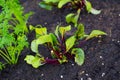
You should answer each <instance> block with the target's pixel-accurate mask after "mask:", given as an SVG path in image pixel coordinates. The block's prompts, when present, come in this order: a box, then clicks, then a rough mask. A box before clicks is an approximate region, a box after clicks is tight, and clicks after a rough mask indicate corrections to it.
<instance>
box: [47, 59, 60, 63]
mask: <svg viewBox="0 0 120 80" xmlns="http://www.w3.org/2000/svg"><path fill="white" fill-rule="evenodd" d="M45 61H46V63H48V64H60V63H59V61H58V59H48V58H46V59H45Z"/></svg>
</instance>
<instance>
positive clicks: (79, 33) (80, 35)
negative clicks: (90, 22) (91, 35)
mask: <svg viewBox="0 0 120 80" xmlns="http://www.w3.org/2000/svg"><path fill="white" fill-rule="evenodd" d="M84 36H85V30H84V25H83V24H78V26H77V31H76V37H77V38H78V39H81V38H83V37H84Z"/></svg>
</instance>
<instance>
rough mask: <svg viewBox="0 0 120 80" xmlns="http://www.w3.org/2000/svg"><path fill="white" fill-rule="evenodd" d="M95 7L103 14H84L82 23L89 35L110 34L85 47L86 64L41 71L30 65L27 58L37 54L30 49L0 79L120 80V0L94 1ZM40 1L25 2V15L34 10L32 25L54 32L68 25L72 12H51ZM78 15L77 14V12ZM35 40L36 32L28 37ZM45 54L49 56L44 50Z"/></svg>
mask: <svg viewBox="0 0 120 80" xmlns="http://www.w3.org/2000/svg"><path fill="white" fill-rule="evenodd" d="M90 1H91V3H92V4H93V7H94V8H96V9H101V10H102V13H101V14H99V15H92V14H88V13H87V12H85V11H83V12H82V13H81V15H80V19H79V22H80V23H83V24H84V25H85V31H86V33H89V32H90V31H92V30H94V29H99V30H103V31H105V32H106V33H107V34H108V35H107V36H105V37H102V38H98V39H92V40H90V41H88V42H87V44H85V45H84V46H83V49H84V51H85V63H84V64H83V65H82V66H78V65H77V64H76V63H74V61H72V60H71V61H69V62H68V63H65V64H62V65H51V64H47V65H43V66H41V67H39V68H38V69H35V68H33V67H32V66H31V65H28V64H27V63H26V62H25V61H24V58H25V56H26V55H27V54H34V53H32V51H31V50H30V49H25V50H23V51H22V53H21V55H20V58H19V61H18V63H17V64H16V65H14V66H7V67H6V68H5V69H4V70H3V71H1V72H0V80H120V36H119V35H120V23H119V22H120V5H119V4H120V0H102V1H101V0H96V1H94V0H90ZM39 2H40V0H31V1H30V0H21V4H22V5H23V6H24V8H25V12H29V11H33V12H34V14H33V15H32V16H31V17H30V19H29V22H28V24H32V25H38V24H41V25H43V26H45V27H47V28H48V31H49V32H52V31H54V29H55V27H56V26H57V25H58V24H61V25H66V22H65V15H66V14H68V13H70V10H68V9H60V10H59V9H53V10H52V11H47V10H45V9H42V8H40V7H39V6H38V3H39ZM73 12H74V11H73ZM34 38H35V34H34V32H30V34H28V39H29V42H31V41H32V40H33V39H34ZM40 51H41V52H42V53H47V52H48V51H45V48H44V47H43V48H41V49H40Z"/></svg>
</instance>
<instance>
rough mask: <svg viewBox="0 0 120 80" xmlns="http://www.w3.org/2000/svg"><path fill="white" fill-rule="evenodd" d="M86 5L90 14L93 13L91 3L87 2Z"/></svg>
mask: <svg viewBox="0 0 120 80" xmlns="http://www.w3.org/2000/svg"><path fill="white" fill-rule="evenodd" d="M85 3H86V4H85V5H86V10H87V11H88V12H90V11H91V9H92V5H91V3H90V2H89V1H87V0H86V1H85Z"/></svg>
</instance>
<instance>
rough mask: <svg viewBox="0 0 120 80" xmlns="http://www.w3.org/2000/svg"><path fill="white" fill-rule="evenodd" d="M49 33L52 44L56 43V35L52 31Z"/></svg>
mask: <svg viewBox="0 0 120 80" xmlns="http://www.w3.org/2000/svg"><path fill="white" fill-rule="evenodd" d="M49 35H50V36H51V38H52V43H53V45H57V44H58V40H57V38H56V36H55V35H54V34H53V33H50V34H49Z"/></svg>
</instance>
